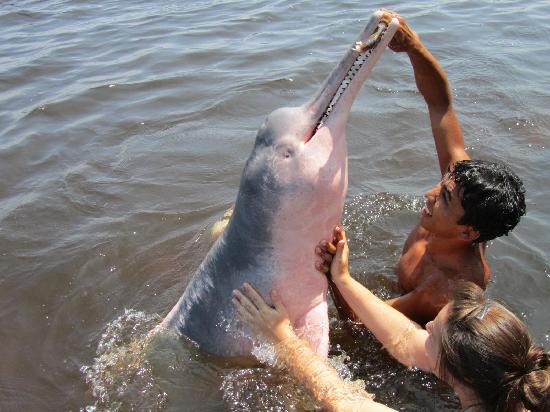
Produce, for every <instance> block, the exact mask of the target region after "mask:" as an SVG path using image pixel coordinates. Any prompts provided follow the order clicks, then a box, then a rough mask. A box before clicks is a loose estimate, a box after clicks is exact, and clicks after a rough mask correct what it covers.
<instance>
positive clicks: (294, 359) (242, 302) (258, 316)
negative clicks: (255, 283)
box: [233, 283, 394, 412]
mask: <svg viewBox="0 0 550 412" xmlns="http://www.w3.org/2000/svg"><path fill="white" fill-rule="evenodd" d="M243 289H244V293H241V292H240V291H238V290H235V291H233V304H234V306H235V311H236V315H237V318H238V319H239V320H240V321H241V322H243V323H245V324H246V325H248V326H249V327H250V328H251V329H252V330H254V331H255V332H257V333H259V334H261V335H263V336H264V337H265V338H266V339H267V340H269V341H270V342H272V343H273V344H274V345H275V351H276V353H277V358H278V360H279V361H280V362H282V363H283V365H284V366H285V367H286V368H287V369H288V370H289V371H290V372H291V373H292V375H294V377H295V378H296V379H297V380H298V381H300V382H302V383H303V384H304V385H305V386H306V388H307V389H308V390H309V391H310V393H311V394H312V395H313V397H314V398H315V399H316V401H317V402H318V403H319V404H320V405H321V406H322V407H323V409H326V410H328V411H349V410H354V411H373V412H378V411H380V412H386V411H393V410H394V409H390V408H388V407H387V406H384V405H382V404H380V403H377V402H375V401H374V400H373V399H372V396H371V395H369V394H368V393H367V392H365V391H358V390H357V389H355V388H351V387H350V385H349V384H347V383H346V382H345V381H344V380H343V379H342V378H341V377H340V375H338V372H336V370H335V369H334V368H333V367H332V366H330V365H329V364H328V363H327V362H326V360H324V359H321V358H320V357H319V356H318V355H317V354H316V353H315V352H314V351H313V350H312V349H311V348H310V347H309V345H308V343H307V342H306V341H304V340H302V339H300V338H299V337H298V336H297V335H296V333H295V332H294V330H293V329H292V326H291V325H290V320H289V317H288V313H287V311H286V309H285V307H284V306H283V304H282V303H281V301H280V299H279V297H278V296H277V294H276V293H275V292H274V293H273V294H272V297H271V298H272V301H273V303H274V305H275V307H270V306H268V305H267V304H266V303H265V301H264V300H263V298H262V297H261V296H260V295H259V294H258V292H256V291H255V290H254V289H253V288H252V286H250V285H249V284H246V283H245V284H244V285H243Z"/></svg>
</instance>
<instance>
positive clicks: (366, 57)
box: [306, 11, 399, 138]
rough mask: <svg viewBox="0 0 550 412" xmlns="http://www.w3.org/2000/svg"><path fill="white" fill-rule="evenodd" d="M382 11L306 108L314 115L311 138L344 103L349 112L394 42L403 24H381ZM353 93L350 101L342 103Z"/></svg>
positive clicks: (395, 21)
mask: <svg viewBox="0 0 550 412" xmlns="http://www.w3.org/2000/svg"><path fill="white" fill-rule="evenodd" d="M382 15H383V13H382V12H381V11H378V12H375V13H373V15H372V17H371V19H370V20H369V22H368V24H367V25H366V27H365V29H364V30H363V31H362V32H361V34H360V35H359V38H358V39H357V41H356V42H355V44H354V46H353V47H352V48H350V49H349V50H348V51H347V53H346V54H345V55H344V57H343V58H342V60H341V61H340V62H339V63H338V65H337V66H336V67H335V69H334V70H333V71H332V72H331V74H330V75H329V76H328V77H327V79H326V80H325V82H324V83H323V85H322V86H321V89H320V90H319V92H318V93H317V94H316V96H315V97H314V98H313V99H312V100H311V101H310V102H309V103H308V104H307V105H306V106H307V108H308V110H309V111H310V113H312V116H313V119H314V124H313V125H312V130H311V136H310V138H311V137H313V135H314V134H315V132H316V131H317V130H319V128H321V127H322V126H323V125H324V124H325V123H326V121H327V120H328V118H329V117H330V115H331V113H333V112H334V110H335V108H336V106H337V105H338V104H339V101H341V100H347V102H346V103H347V104H346V105H345V106H346V107H345V109H347V110H345V111H349V109H350V108H351V104H352V103H353V100H354V99H355V95H356V94H357V91H358V90H359V89H360V88H361V86H362V84H363V83H364V81H365V80H366V78H367V77H368V75H369V73H370V71H371V70H372V68H373V67H374V64H375V63H376V62H377V61H378V59H379V57H380V56H381V54H382V52H383V51H384V49H385V48H386V46H387V45H388V44H389V42H390V41H391V39H392V37H393V35H394V34H395V31H396V30H397V27H398V26H399V21H398V20H397V19H396V18H393V19H392V20H391V21H390V23H389V24H386V23H385V22H384V21H381V18H382ZM348 89H352V90H353V91H354V93H351V95H352V96H351V98H350V99H342V96H345V95H346V94H350V93H349V92H348V93H347V90H348Z"/></svg>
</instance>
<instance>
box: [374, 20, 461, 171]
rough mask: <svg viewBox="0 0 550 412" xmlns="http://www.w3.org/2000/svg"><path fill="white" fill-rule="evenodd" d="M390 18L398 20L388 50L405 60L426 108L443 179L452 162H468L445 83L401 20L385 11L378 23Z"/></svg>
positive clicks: (433, 61)
mask: <svg viewBox="0 0 550 412" xmlns="http://www.w3.org/2000/svg"><path fill="white" fill-rule="evenodd" d="M392 17H396V18H397V19H398V20H399V29H398V30H397V32H396V33H395V35H394V37H393V39H392V41H391V42H390V44H389V47H390V49H392V50H393V51H395V52H405V53H407V55H408V56H409V59H410V61H411V65H412V67H413V71H414V78H415V80H416V86H417V87H418V90H419V91H420V93H421V94H422V96H423V97H424V100H425V101H426V104H427V105H428V112H429V115H430V123H431V126H432V133H433V137H434V142H435V148H436V151H437V157H438V159H439V168H440V170H441V175H444V174H445V173H447V171H448V168H449V167H450V166H452V165H453V163H455V162H456V161H458V160H464V159H469V158H470V156H468V154H467V153H466V150H465V148H464V137H463V136H462V131H461V129H460V124H459V122H458V119H457V117H456V113H455V111H454V109H453V105H452V96H451V88H450V85H449V81H448V79H447V75H446V74H445V71H444V70H443V68H442V67H441V65H440V64H439V62H438V61H437V60H436V59H435V57H434V56H433V55H432V54H431V53H430V51H429V50H428V49H427V48H426V46H424V44H423V43H422V40H420V36H418V34H417V33H416V32H414V31H413V30H412V29H411V28H410V27H409V26H408V25H407V22H406V21H405V19H403V18H402V17H401V16H399V15H398V14H396V13H393V12H391V11H386V13H385V14H384V16H383V17H382V19H383V20H385V21H387V22H389V21H390V20H391V18H392Z"/></svg>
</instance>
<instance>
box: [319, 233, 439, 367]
mask: <svg viewBox="0 0 550 412" xmlns="http://www.w3.org/2000/svg"><path fill="white" fill-rule="evenodd" d="M333 238H334V239H335V241H336V253H335V255H334V257H333V258H332V259H331V262H330V272H331V274H332V279H333V281H334V284H335V285H336V287H337V288H338V290H339V291H340V294H341V295H342V297H343V298H344V299H345V301H346V302H347V304H348V305H349V307H350V308H351V310H352V311H353V312H354V313H355V314H356V316H357V317H358V318H359V319H360V320H361V322H362V323H363V324H364V325H365V326H366V327H367V328H368V329H369V330H370V331H371V332H372V333H373V334H374V336H376V338H377V339H378V340H379V341H380V343H382V345H384V347H385V348H386V350H387V351H388V352H389V353H390V354H391V355H392V356H393V357H395V358H396V359H397V360H398V361H399V362H401V363H402V364H404V365H406V366H416V367H418V368H420V369H423V370H425V371H428V372H431V365H430V362H429V360H428V357H427V353H426V347H425V344H426V339H427V338H428V332H426V330H424V329H423V328H422V327H421V326H420V325H418V324H416V323H415V322H413V321H411V320H410V319H408V318H407V317H406V316H405V315H403V314H402V313H401V312H399V311H398V310H396V309H394V308H393V307H391V306H390V305H388V304H386V303H385V302H384V301H382V300H380V299H379V298H377V297H376V296H375V295H374V294H373V293H372V292H371V291H370V290H368V289H367V288H366V287H364V286H363V285H362V284H361V283H359V282H357V281H356V280H355V279H353V278H352V277H351V275H350V273H349V270H348V256H349V249H348V244H347V239H346V234H345V232H344V230H343V229H342V228H340V227H338V226H336V227H335V228H334V234H333ZM327 244H329V242H326V241H322V242H321V243H319V245H318V247H319V248H320V249H321V250H322V252H323V255H322V256H325V254H330V250H328V249H327V248H325V247H324V245H327ZM332 247H334V245H332ZM325 262H326V260H325ZM325 266H326V263H325Z"/></svg>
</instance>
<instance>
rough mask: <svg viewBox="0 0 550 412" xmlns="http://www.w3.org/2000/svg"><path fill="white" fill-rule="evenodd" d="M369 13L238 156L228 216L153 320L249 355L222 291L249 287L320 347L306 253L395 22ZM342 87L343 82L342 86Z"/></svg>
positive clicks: (314, 283) (318, 308)
mask: <svg viewBox="0 0 550 412" xmlns="http://www.w3.org/2000/svg"><path fill="white" fill-rule="evenodd" d="M381 15H382V12H376V13H374V15H373V16H372V18H371V19H370V21H369V23H368V24H367V26H366V28H365V30H364V31H363V32H362V33H361V35H360V37H359V39H358V40H359V41H362V42H363V44H368V46H367V47H368V48H367V49H366V50H365V51H364V52H362V53H359V52H358V51H357V50H356V49H355V48H354V49H351V50H349V51H348V52H347V53H346V55H345V56H344V58H343V59H342V61H341V62H340V63H339V64H338V65H337V67H336V68H335V69H334V70H333V72H332V73H331V74H330V75H329V77H328V78H327V80H326V81H325V82H324V84H323V86H322V87H321V90H320V91H319V92H318V93H317V95H316V96H315V97H314V98H313V99H312V100H311V101H310V102H308V103H306V104H305V105H303V106H300V107H294V108H281V109H277V110H275V111H274V112H273V113H271V114H270V115H269V116H268V117H267V119H266V120H265V122H264V124H263V125H262V126H261V127H260V130H259V131H258V134H257V136H256V142H255V145H254V149H253V151H252V154H251V155H250V157H249V158H248V161H247V162H246V166H245V169H244V172H243V175H242V179H241V183H240V188H239V193H238V196H237V201H236V203H235V207H234V212H233V215H232V217H231V220H230V222H229V224H228V226H227V228H226V230H225V231H224V233H223V234H222V236H221V237H220V238H219V239H218V240H217V241H216V242H215V244H214V245H213V246H212V248H211V249H210V251H209V252H208V254H207V255H206V257H205V259H204V260H203V262H202V263H201V265H200V266H199V268H198V269H197V270H196V272H195V274H194V276H193V278H192V279H191V281H190V283H189V285H188V286H187V289H186V290H185V292H184V294H183V295H182V297H181V298H180V300H179V301H178V303H177V304H176V305H175V306H174V308H173V309H172V310H171V311H170V313H169V314H168V315H167V317H166V318H165V319H164V321H163V323H162V325H163V326H164V327H168V328H175V329H176V330H177V331H179V332H180V333H182V334H183V335H185V336H187V337H188V338H190V339H192V340H193V341H195V342H196V343H197V344H198V345H199V347H201V348H202V349H204V350H206V351H208V352H210V353H214V354H217V355H222V356H243V355H249V354H250V351H251V348H252V342H251V340H250V338H248V337H246V335H244V334H242V333H240V332H239V331H238V330H237V328H236V327H235V323H234V322H233V318H234V313H233V306H232V304H231V297H232V290H233V289H236V288H240V287H241V286H242V284H243V282H245V281H246V282H249V283H251V284H252V285H253V286H254V287H255V288H256V289H257V290H258V291H259V292H260V293H261V294H262V295H263V296H264V298H266V300H268V301H269V300H270V292H271V291H272V290H273V289H275V290H277V292H278V294H279V296H280V297H281V300H282V302H283V303H284V305H285V306H286V308H287V310H288V313H289V315H290V320H291V322H292V324H293V326H294V327H295V328H296V330H298V331H299V332H300V333H301V334H302V336H303V337H304V338H306V339H307V340H308V341H309V342H310V344H311V346H312V347H313V348H315V349H316V351H317V353H319V354H321V355H324V356H326V355H327V353H328V345H329V342H328V326H329V325H328V313H327V280H326V279H325V277H324V275H322V274H321V273H320V272H318V271H317V270H316V269H315V254H314V249H315V246H316V244H317V243H318V242H319V240H320V239H323V238H325V239H327V238H330V236H331V234H332V228H333V226H334V224H336V223H337V222H340V221H341V217H342V210H343V206H344V198H345V195H346V190H347V183H348V176H347V149H346V141H345V127H346V123H347V119H348V114H349V111H350V109H351V105H352V103H353V101H354V100H355V97H356V96H357V93H358V92H359V89H360V88H361V86H362V84H363V82H364V81H365V79H366V78H367V76H368V74H369V73H370V71H371V69H372V67H373V66H374V64H375V63H376V61H377V60H378V58H379V57H380V55H381V54H382V52H383V50H384V49H385V47H386V46H387V44H388V43H389V41H390V40H391V38H392V36H393V34H394V33H395V30H396V28H397V26H398V24H399V23H398V21H397V19H393V20H392V22H391V23H390V24H389V25H385V24H384V23H380V22H379V20H380V17H381ZM346 83H347V84H346Z"/></svg>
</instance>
